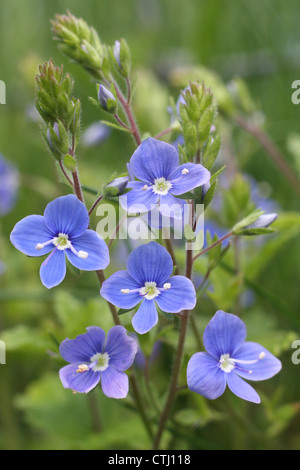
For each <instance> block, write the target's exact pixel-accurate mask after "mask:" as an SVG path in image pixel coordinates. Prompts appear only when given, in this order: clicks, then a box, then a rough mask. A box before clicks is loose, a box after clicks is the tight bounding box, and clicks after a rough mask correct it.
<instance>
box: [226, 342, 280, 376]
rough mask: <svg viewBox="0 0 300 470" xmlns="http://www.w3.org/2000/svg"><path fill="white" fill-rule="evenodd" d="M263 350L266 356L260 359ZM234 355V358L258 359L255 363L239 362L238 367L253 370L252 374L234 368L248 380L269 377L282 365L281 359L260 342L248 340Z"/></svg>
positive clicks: (244, 359)
mask: <svg viewBox="0 0 300 470" xmlns="http://www.w3.org/2000/svg"><path fill="white" fill-rule="evenodd" d="M262 352H263V353H264V354H265V357H264V358H263V359H258V357H259V355H260V354H261V353H262ZM233 355H234V359H241V360H243V361H253V360H256V359H258V361H257V362H256V363H254V364H239V363H237V366H238V367H240V368H242V369H246V370H248V371H249V370H251V374H249V373H248V372H243V371H242V370H240V369H237V368H236V369H234V371H235V372H236V373H237V374H238V375H240V376H241V377H244V378H245V379H247V380H256V381H259V380H266V379H269V378H270V377H273V376H274V375H275V374H277V373H278V372H279V371H280V370H281V367H282V366H281V362H280V361H279V359H277V358H276V357H275V356H273V354H271V353H270V352H269V351H268V350H267V349H265V348H264V347H262V346H261V345H260V344H258V343H253V342H246V343H244V344H243V345H242V346H241V347H240V348H239V349H238V350H237V351H234V352H233Z"/></svg>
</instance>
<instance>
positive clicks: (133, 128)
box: [114, 82, 142, 145]
mask: <svg viewBox="0 0 300 470" xmlns="http://www.w3.org/2000/svg"><path fill="white" fill-rule="evenodd" d="M114 86H115V90H116V93H117V96H118V99H119V101H120V103H121V104H122V106H123V109H124V111H125V114H126V116H127V118H128V121H129V124H130V129H131V132H132V135H133V137H134V139H135V141H136V143H137V145H140V144H141V143H142V139H141V136H140V134H139V131H138V128H137V125H136V122H135V119H134V116H133V113H132V110H131V106H130V103H129V102H128V100H126V99H125V98H124V96H123V94H122V92H121V90H120V89H119V87H118V85H117V84H116V83H115V82H114Z"/></svg>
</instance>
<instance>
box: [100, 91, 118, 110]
mask: <svg viewBox="0 0 300 470" xmlns="http://www.w3.org/2000/svg"><path fill="white" fill-rule="evenodd" d="M98 100H99V103H100V105H101V107H102V109H104V111H108V112H109V113H112V114H114V113H115V112H116V110H117V106H118V102H117V100H116V98H115V96H114V95H113V94H112V92H111V91H109V90H107V88H105V87H104V86H103V85H100V86H99V89H98Z"/></svg>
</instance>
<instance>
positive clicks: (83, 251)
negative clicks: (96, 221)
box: [10, 194, 109, 289]
mask: <svg viewBox="0 0 300 470" xmlns="http://www.w3.org/2000/svg"><path fill="white" fill-rule="evenodd" d="M88 225H89V214H88V211H87V209H86V207H85V205H84V204H83V203H82V202H81V201H79V199H77V197H76V196H74V195H73V194H69V195H68V196H62V197H59V198H57V199H55V200H54V201H52V202H50V203H49V204H48V205H47V207H46V209H45V212H44V216H41V215H29V216H28V217H25V218H24V219H22V220H20V222H18V223H17V224H16V226H15V227H14V229H13V231H12V233H11V235H10V240H11V242H12V244H13V245H14V246H15V247H16V248H17V249H18V250H20V251H21V252H22V253H25V255H28V256H42V255H46V254H48V253H50V252H51V253H50V255H49V256H48V257H47V258H46V259H45V261H44V262H43V263H42V265H41V269H40V277H41V281H42V283H43V284H44V286H45V287H47V288H48V289H50V288H51V287H54V286H57V285H58V284H60V283H61V282H62V281H63V279H64V277H65V275H66V256H67V258H68V260H69V261H70V263H71V264H72V265H73V266H75V267H76V268H78V269H82V270H83V271H94V270H99V269H104V268H106V267H107V265H108V264H109V252H108V248H107V245H106V243H105V242H104V240H102V238H101V237H100V236H99V235H98V234H97V233H96V232H95V231H94V230H89V229H88Z"/></svg>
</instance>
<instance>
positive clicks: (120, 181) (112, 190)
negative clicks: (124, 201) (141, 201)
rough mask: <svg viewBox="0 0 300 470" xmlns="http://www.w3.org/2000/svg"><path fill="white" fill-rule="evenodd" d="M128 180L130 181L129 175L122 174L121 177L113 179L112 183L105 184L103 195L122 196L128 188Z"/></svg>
mask: <svg viewBox="0 0 300 470" xmlns="http://www.w3.org/2000/svg"><path fill="white" fill-rule="evenodd" d="M128 182H129V176H120V177H119V178H115V179H113V180H112V181H111V182H110V183H108V184H107V185H106V186H105V188H104V190H103V196H104V197H116V196H120V195H121V194H122V193H123V192H124V191H125V189H126V188H127V184H128Z"/></svg>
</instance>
